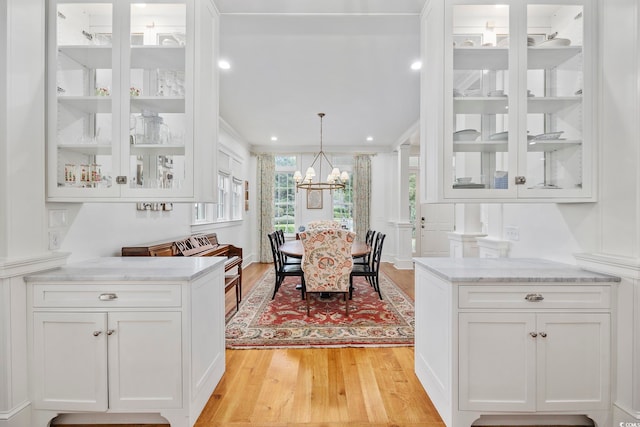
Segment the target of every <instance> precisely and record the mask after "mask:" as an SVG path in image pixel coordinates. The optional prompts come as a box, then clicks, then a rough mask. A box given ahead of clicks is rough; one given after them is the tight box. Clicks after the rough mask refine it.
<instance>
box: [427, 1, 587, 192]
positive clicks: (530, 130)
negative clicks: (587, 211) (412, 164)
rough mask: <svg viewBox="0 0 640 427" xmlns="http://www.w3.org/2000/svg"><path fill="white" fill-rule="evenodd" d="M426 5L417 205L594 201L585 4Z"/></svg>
mask: <svg viewBox="0 0 640 427" xmlns="http://www.w3.org/2000/svg"><path fill="white" fill-rule="evenodd" d="M593 3H594V2H592V1H589V0H567V1H562V2H552V3H550V2H538V1H524V2H523V1H511V0H505V1H501V2H499V4H493V3H487V2H484V1H476V0H452V1H443V0H430V1H428V2H427V5H426V7H425V10H424V12H423V16H422V46H423V51H422V56H423V59H424V61H423V62H424V65H423V71H422V86H421V87H422V88H421V91H422V93H421V96H422V101H421V126H422V129H421V138H422V142H421V147H422V148H421V155H422V169H423V170H424V171H425V172H424V175H423V179H424V180H425V183H426V185H424V186H423V188H424V200H427V201H431V202H446V201H449V202H452V201H474V202H481V201H485V202H492V201H498V202H500V201H533V202H540V201H556V202H572V201H573V202H581V201H594V200H595V188H594V183H595V181H594V180H595V174H594V143H595V141H594V137H595V135H596V128H595V120H594V119H595V112H594V108H593V105H594V101H595V92H596V90H595V89H596V84H595V69H594V64H595V62H594V56H595V41H596V38H595V27H594V18H595V13H594V9H595V5H594V4H593Z"/></svg>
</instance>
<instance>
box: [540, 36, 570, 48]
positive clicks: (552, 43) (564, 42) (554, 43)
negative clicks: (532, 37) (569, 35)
mask: <svg viewBox="0 0 640 427" xmlns="http://www.w3.org/2000/svg"><path fill="white" fill-rule="evenodd" d="M570 44H571V40H569V39H559V38H555V39H550V40H545V41H543V42H540V43H538V44H537V45H535V47H558V46H569V45H570Z"/></svg>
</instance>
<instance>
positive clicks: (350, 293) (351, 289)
mask: <svg viewBox="0 0 640 427" xmlns="http://www.w3.org/2000/svg"><path fill="white" fill-rule="evenodd" d="M349 299H353V276H349Z"/></svg>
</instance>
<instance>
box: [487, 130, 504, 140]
mask: <svg viewBox="0 0 640 427" xmlns="http://www.w3.org/2000/svg"><path fill="white" fill-rule="evenodd" d="M507 139H509V131H504V132H498V133H494V134H491V135H489V141H506V140H507Z"/></svg>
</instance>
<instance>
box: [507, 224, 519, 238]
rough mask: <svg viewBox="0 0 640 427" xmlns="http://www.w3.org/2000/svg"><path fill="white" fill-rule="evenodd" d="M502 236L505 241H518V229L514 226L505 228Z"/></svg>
mask: <svg viewBox="0 0 640 427" xmlns="http://www.w3.org/2000/svg"><path fill="white" fill-rule="evenodd" d="M504 234H505V237H506V238H507V240H511V241H513V242H517V241H518V240H520V228H519V227H516V226H514V225H510V226H507V227H505V228H504Z"/></svg>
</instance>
